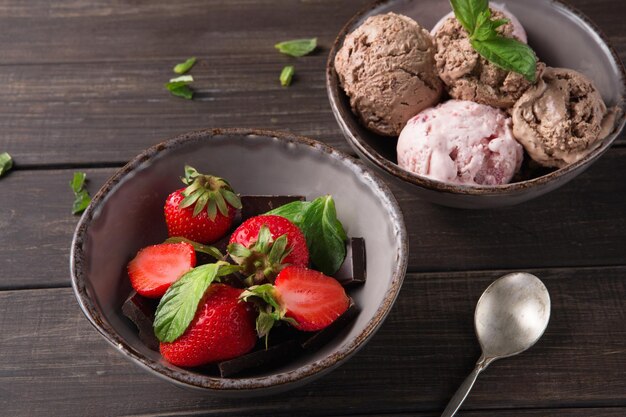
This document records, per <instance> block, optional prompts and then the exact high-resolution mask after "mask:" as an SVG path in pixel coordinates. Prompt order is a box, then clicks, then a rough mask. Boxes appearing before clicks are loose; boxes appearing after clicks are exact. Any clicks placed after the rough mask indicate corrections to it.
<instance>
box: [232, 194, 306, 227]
mask: <svg viewBox="0 0 626 417" xmlns="http://www.w3.org/2000/svg"><path fill="white" fill-rule="evenodd" d="M304 200H305V198H304V197H303V196H301V195H242V196H241V205H242V209H241V221H246V220H248V219H249V218H250V217H254V216H259V215H261V214H265V213H267V212H268V211H270V210H274V209H275V208H278V207H280V206H284V205H285V204H288V203H292V202H294V201H304Z"/></svg>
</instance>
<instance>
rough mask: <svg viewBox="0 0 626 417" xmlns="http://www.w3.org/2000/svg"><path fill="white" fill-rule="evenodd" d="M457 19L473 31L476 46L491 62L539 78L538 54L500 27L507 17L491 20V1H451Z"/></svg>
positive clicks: (528, 78)
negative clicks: (499, 30)
mask: <svg viewBox="0 0 626 417" xmlns="http://www.w3.org/2000/svg"><path fill="white" fill-rule="evenodd" d="M450 4H451V5H452V10H454V15H455V16H456V19H457V20H458V21H459V23H461V26H463V28H464V29H465V30H466V31H467V33H468V34H469V39H470V42H471V44H472V47H473V48H474V49H475V50H476V52H478V53H479V54H480V55H481V56H482V57H483V58H485V59H486V60H487V61H489V62H491V63H493V64H494V65H496V66H498V67H500V68H502V69H504V70H507V71H513V72H517V73H519V74H522V75H523V76H524V77H526V79H527V80H528V81H530V82H535V80H536V69H537V56H536V55H535V52H534V51H533V50H532V48H530V47H529V46H528V45H526V44H525V43H522V42H520V41H518V40H516V39H513V38H506V37H504V36H502V35H500V34H499V33H498V31H497V30H496V29H498V28H499V27H500V26H502V25H505V24H506V23H508V20H507V19H497V20H492V19H491V11H490V10H489V2H488V1H487V0H450Z"/></svg>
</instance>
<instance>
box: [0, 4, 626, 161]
mask: <svg viewBox="0 0 626 417" xmlns="http://www.w3.org/2000/svg"><path fill="white" fill-rule="evenodd" d="M366 3H367V0H359V1H358V2H355V1H354V0H353V1H342V2H338V1H335V0H319V1H306V2H294V1H291V0H282V1H280V2H273V1H270V0H255V1H251V0H236V1H232V0H214V1H212V2H206V1H201V0H189V1H186V2H185V3H184V4H181V3H180V2H171V1H165V0H160V1H154V2H147V3H146V2H140V3H132V4H128V2H103V1H95V0H90V1H78V0H64V1H59V2H48V1H43V0H38V1H29V2H24V1H20V0H10V1H5V2H3V3H2V5H0V25H1V26H2V28H3V31H2V33H0V56H2V62H1V63H0V82H1V83H2V85H4V86H6V88H5V89H4V94H3V95H2V97H1V98H0V128H1V129H2V135H1V136H0V149H2V151H8V152H10V153H11V154H12V155H13V156H14V158H15V161H16V164H21V165H22V166H28V165H32V164H35V165H42V164H68V163H72V164H86V163H102V162H106V163H110V162H123V161H126V160H128V159H130V158H131V157H133V156H134V155H136V154H137V153H139V151H141V150H142V149H144V148H146V147H148V146H150V145H152V144H155V143H158V142H159V141H161V140H163V139H166V138H169V137H171V136H173V135H175V134H178V133H183V132H186V131H189V130H193V129H200V128H206V127H259V128H268V129H278V130H288V131H292V132H295V133H298V134H303V135H308V136H311V137H314V138H318V139H321V140H324V141H326V142H328V143H329V144H331V145H333V146H335V147H337V148H339V149H342V150H346V151H349V147H348V145H347V144H346V142H345V140H344V139H343V136H342V134H341V132H340V130H339V127H338V126H337V124H336V123H335V120H334V118H333V116H332V114H331V112H330V107H329V105H328V99H327V97H326V93H325V86H324V84H325V80H324V77H325V76H324V67H325V63H326V56H327V53H328V50H329V47H330V45H331V44H332V42H333V40H334V38H335V36H336V34H337V32H338V31H339V30H340V28H341V27H342V26H343V24H344V23H345V22H346V21H347V20H348V19H349V18H350V16H351V15H352V14H354V13H355V11H356V10H357V9H359V8H360V7H362V6H363V5H365V4H366ZM574 5H576V6H578V7H579V8H581V9H582V10H583V11H584V12H588V13H589V14H590V16H591V17H592V18H593V19H594V20H596V21H597V23H598V24H599V25H600V26H601V27H602V28H603V30H605V31H606V33H607V34H608V36H609V37H610V39H611V40H612V41H613V42H614V43H615V45H616V47H617V49H618V51H619V53H620V54H621V55H622V57H623V58H626V36H624V34H623V33H622V32H623V31H622V30H621V27H622V22H621V20H620V16H622V15H624V12H626V10H624V9H626V3H623V2H619V1H617V0H603V1H597V2H596V1H590V0H577V1H575V2H574ZM609 10H610V12H608V11H609ZM620 10H623V12H622V13H620ZM35 27H36V28H37V30H32V28H35ZM164 28H168V29H164ZM172 28H175V29H172ZM302 36H318V37H319V42H320V45H321V47H320V49H319V51H318V52H317V53H315V54H313V55H312V56H308V57H305V58H302V59H298V60H295V59H292V58H288V57H286V56H283V55H281V54H279V53H277V52H276V51H275V50H274V47H273V45H274V44H275V43H276V42H277V41H280V40H284V39H288V38H294V37H302ZM191 55H196V56H198V57H200V58H201V59H203V60H202V61H201V62H200V63H199V64H198V65H197V66H196V67H195V68H194V70H193V74H194V76H195V77H196V80H197V81H196V83H195V84H194V85H195V86H196V88H197V91H198V96H197V100H196V101H194V102H188V101H185V100H181V99H177V98H174V97H171V96H170V95H169V94H168V93H167V92H166V91H165V90H164V88H163V83H164V82H165V81H166V80H168V79H169V77H170V76H171V75H172V74H171V71H170V68H171V67H172V65H173V64H174V63H176V62H178V61H180V60H181V59H184V58H186V57H188V56H191ZM288 63H294V64H295V65H296V71H297V76H296V80H295V82H294V84H293V85H292V87H290V88H288V89H285V88H282V87H280V86H279V84H278V79H277V78H278V74H279V72H280V69H281V68H282V67H283V66H284V65H286V64H288ZM51 64H54V65H51ZM624 138H626V136H625V135H622V136H621V138H620V139H619V141H620V143H626V140H625V139H624Z"/></svg>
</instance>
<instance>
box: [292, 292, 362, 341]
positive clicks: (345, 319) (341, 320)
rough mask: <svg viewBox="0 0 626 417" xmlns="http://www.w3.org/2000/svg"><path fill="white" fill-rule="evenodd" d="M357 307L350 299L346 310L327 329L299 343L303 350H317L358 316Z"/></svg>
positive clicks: (308, 336)
mask: <svg viewBox="0 0 626 417" xmlns="http://www.w3.org/2000/svg"><path fill="white" fill-rule="evenodd" d="M359 311H361V310H360V309H359V307H358V306H357V305H356V304H355V303H354V300H352V299H350V306H349V307H348V309H347V310H346V311H345V312H344V313H343V314H342V315H341V316H339V317H338V318H337V320H335V321H334V322H332V323H331V324H330V325H329V326H328V327H326V328H325V329H322V330H320V331H318V332H315V333H313V334H309V335H307V337H305V338H303V339H302V340H301V342H300V344H301V346H302V348H303V349H317V348H319V347H320V346H322V345H324V344H325V343H327V342H328V341H329V340H330V339H332V338H333V337H335V336H336V335H337V334H338V333H339V332H340V331H341V330H342V329H343V328H344V327H346V326H347V325H348V324H349V323H350V322H352V321H353V320H354V318H355V317H356V316H357V314H359Z"/></svg>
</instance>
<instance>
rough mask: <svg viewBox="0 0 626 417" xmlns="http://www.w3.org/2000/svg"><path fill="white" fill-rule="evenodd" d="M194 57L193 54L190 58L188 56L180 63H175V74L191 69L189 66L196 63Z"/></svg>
mask: <svg viewBox="0 0 626 417" xmlns="http://www.w3.org/2000/svg"><path fill="white" fill-rule="evenodd" d="M196 60H197V59H196V57H195V56H193V57H191V58H189V59H188V60H186V61H185V62H181V63H180V64H176V66H175V67H174V72H175V73H176V74H184V73H186V72H187V71H189V70H190V69H191V67H193V66H194V65H195V63H196Z"/></svg>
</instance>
